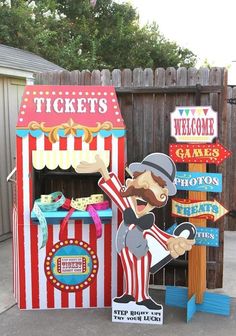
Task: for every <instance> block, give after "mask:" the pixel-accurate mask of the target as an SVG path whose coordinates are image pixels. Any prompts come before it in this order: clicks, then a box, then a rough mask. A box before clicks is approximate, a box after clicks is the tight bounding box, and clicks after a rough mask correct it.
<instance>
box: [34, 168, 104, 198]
mask: <svg viewBox="0 0 236 336" xmlns="http://www.w3.org/2000/svg"><path fill="white" fill-rule="evenodd" d="M100 177H101V175H100V174H99V173H91V174H78V173H76V172H75V170H74V168H73V167H70V168H69V169H66V170H64V169H61V168H59V167H58V168H56V169H54V170H50V169H48V168H47V167H45V168H43V169H42V170H37V169H33V175H32V178H33V186H34V188H33V195H34V196H33V197H34V199H38V198H40V197H41V195H48V194H51V193H53V192H55V191H61V192H62V193H63V194H64V196H65V197H66V198H74V199H75V198H79V197H89V196H90V195H93V194H103V195H104V199H107V196H106V195H105V193H103V192H102V190H101V189H100V188H99V186H98V181H99V179H100Z"/></svg>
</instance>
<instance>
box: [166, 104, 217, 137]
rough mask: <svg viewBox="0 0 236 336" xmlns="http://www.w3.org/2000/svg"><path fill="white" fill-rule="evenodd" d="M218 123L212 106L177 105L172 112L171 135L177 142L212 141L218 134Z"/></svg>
mask: <svg viewBox="0 0 236 336" xmlns="http://www.w3.org/2000/svg"><path fill="white" fill-rule="evenodd" d="M217 123H218V122H217V112H215V111H213V110H212V107H211V106H184V107H176V109H175V110H174V112H171V114H170V128H171V136H172V137H174V138H175V139H176V141H177V142H202V143H208V142H212V141H213V139H214V138H216V137H217V136H218V124H217Z"/></svg>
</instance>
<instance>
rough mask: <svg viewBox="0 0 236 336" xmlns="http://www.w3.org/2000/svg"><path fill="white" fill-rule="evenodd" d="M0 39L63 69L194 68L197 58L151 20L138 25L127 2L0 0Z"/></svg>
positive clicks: (103, 0)
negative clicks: (161, 31)
mask: <svg viewBox="0 0 236 336" xmlns="http://www.w3.org/2000/svg"><path fill="white" fill-rule="evenodd" d="M0 43H2V44H6V45H10V46H13V47H17V48H21V49H24V50H28V51H32V52H34V53H36V54H38V55H41V56H42V57H44V58H46V59H48V60H50V61H52V62H54V63H56V64H58V65H60V66H62V67H64V68H66V69H68V70H73V69H90V70H92V69H95V68H96V69H102V68H109V69H113V68H120V69H122V68H131V69H132V68H135V67H151V68H156V67H159V66H162V67H168V66H173V67H178V66H193V65H194V64H195V63H196V56H195V55H194V54H193V53H192V52H191V51H190V50H189V49H187V48H182V47H180V46H178V45H177V44H176V43H175V42H171V41H169V40H167V39H166V38H165V37H164V36H163V35H162V34H161V33H160V31H159V27H158V25H156V24H152V25H146V26H144V27H140V26H139V22H138V15H137V13H136V11H135V9H134V8H133V7H132V6H131V5H130V4H129V3H122V4H118V3H116V2H115V1H113V0H97V2H96V5H95V6H94V7H93V6H91V3H90V1H89V0H57V1H56V0H38V1H24V0H12V1H11V7H9V5H7V3H6V2H5V1H4V0H0Z"/></svg>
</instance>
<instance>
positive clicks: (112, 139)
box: [13, 85, 125, 309]
mask: <svg viewBox="0 0 236 336" xmlns="http://www.w3.org/2000/svg"><path fill="white" fill-rule="evenodd" d="M16 146H17V184H16V191H17V197H16V202H15V204H14V208H13V255H14V295H15V299H16V301H17V303H18V306H19V308H21V309H62V308H89V307H109V306H111V301H112V298H113V297H115V296H118V295H120V294H121V293H122V289H123V288H122V286H123V279H122V272H119V271H118V269H119V267H120V266H119V261H118V255H117V253H116V250H115V235H116V231H117V225H118V223H119V222H120V220H121V214H120V213H119V211H118V210H117V208H116V206H115V205H114V204H112V202H111V201H110V200H108V199H106V196H105V194H102V191H101V189H99V187H98V185H97V182H98V180H99V178H100V176H99V174H97V173H94V174H77V173H76V172H75V168H76V166H77V165H78V164H79V162H81V161H83V160H86V161H90V162H93V161H94V160H95V156H96V155H97V154H99V155H100V156H101V157H102V158H103V160H104V161H105V162H106V165H107V167H109V170H111V171H113V172H115V173H116V174H117V175H118V177H119V179H120V180H121V181H124V165H125V126H124V122H123V119H122V116H121V113H120V110H119V105H118V102H117V97H116V94H115V90H114V88H113V87H110V86H109V87H105V86H103V87H100V86H95V87H93V86H46V85H45V86H44V85H43V86H27V87H26V88H25V92H24V95H23V98H22V103H21V107H20V111H19V118H18V123H17V130H16Z"/></svg>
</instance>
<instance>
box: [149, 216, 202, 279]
mask: <svg viewBox="0 0 236 336" xmlns="http://www.w3.org/2000/svg"><path fill="white" fill-rule="evenodd" d="M173 236H176V237H183V238H186V239H194V238H195V236H196V228H195V226H194V225H193V224H192V223H189V222H183V223H181V224H180V225H178V226H177V227H176V228H175V230H174V232H173ZM173 259H174V258H173V257H172V256H171V254H168V255H167V256H166V257H165V258H163V259H162V260H161V261H159V262H158V263H156V264H155V265H153V266H152V267H151V269H150V272H151V273H152V274H154V273H156V272H158V271H159V270H160V269H161V268H162V267H164V266H165V265H166V264H168V263H169V262H170V261H171V260H173Z"/></svg>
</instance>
